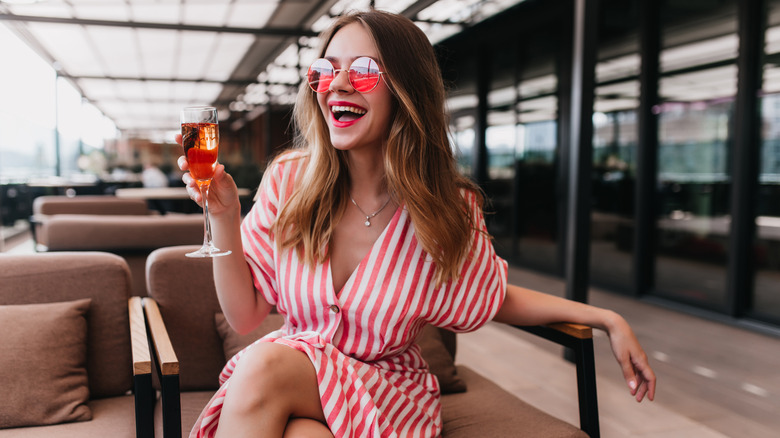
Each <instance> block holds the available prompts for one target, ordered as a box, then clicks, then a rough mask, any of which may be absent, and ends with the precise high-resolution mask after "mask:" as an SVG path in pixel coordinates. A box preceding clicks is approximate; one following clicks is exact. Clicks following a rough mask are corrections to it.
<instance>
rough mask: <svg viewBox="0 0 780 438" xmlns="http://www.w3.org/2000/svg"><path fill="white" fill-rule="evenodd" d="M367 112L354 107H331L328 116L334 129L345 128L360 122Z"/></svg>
mask: <svg viewBox="0 0 780 438" xmlns="http://www.w3.org/2000/svg"><path fill="white" fill-rule="evenodd" d="M367 112H368V111H366V110H365V109H364V108H361V107H359V106H356V105H351V104H344V105H331V106H330V114H331V116H332V120H333V124H334V126H336V127H346V126H350V125H352V124H353V123H355V122H357V121H358V120H360V118H361V117H363V116H364V115H365V114H366V113H367Z"/></svg>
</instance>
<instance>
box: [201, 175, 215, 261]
mask: <svg viewBox="0 0 780 438" xmlns="http://www.w3.org/2000/svg"><path fill="white" fill-rule="evenodd" d="M209 183H210V181H207V182H205V183H203V184H199V186H200V194H201V197H202V198H203V246H208V247H212V246H213V245H214V244H213V243H212V241H211V221H209V185H210V184H209Z"/></svg>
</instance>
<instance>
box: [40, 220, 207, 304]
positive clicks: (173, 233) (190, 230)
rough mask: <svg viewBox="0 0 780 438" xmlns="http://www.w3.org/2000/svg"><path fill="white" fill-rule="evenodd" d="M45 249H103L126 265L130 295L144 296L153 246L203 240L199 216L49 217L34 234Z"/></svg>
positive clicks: (160, 246)
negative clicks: (129, 282) (147, 264)
mask: <svg viewBox="0 0 780 438" xmlns="http://www.w3.org/2000/svg"><path fill="white" fill-rule="evenodd" d="M38 236H39V237H38V239H39V243H40V244H41V248H43V247H45V248H46V251H49V252H53V251H106V252H111V253H114V254H117V255H120V256H122V257H123V258H124V259H125V260H126V261H127V264H128V266H130V273H131V274H132V277H131V286H132V292H133V295H137V296H145V295H146V272H145V271H146V258H147V256H148V255H149V253H150V252H152V251H153V250H155V249H157V248H162V247H166V246H174V245H184V244H196V243H199V242H202V241H203V215H201V214H186V215H184V214H183V215H164V216H163V215H146V216H143V215H90V214H58V215H54V216H49V217H48V218H47V219H46V220H45V221H43V223H42V227H41V231H40V233H38Z"/></svg>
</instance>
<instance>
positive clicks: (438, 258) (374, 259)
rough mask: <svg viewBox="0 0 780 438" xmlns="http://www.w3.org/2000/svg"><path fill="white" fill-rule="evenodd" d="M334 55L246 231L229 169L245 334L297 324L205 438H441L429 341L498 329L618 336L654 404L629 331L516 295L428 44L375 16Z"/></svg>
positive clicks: (361, 18)
mask: <svg viewBox="0 0 780 438" xmlns="http://www.w3.org/2000/svg"><path fill="white" fill-rule="evenodd" d="M322 41H323V48H322V50H321V52H320V55H321V56H322V58H321V59H318V60H317V61H315V63H314V64H313V65H312V67H311V68H310V70H309V74H308V82H309V83H308V84H303V86H302V88H301V90H300V92H299V95H298V102H297V104H296V108H295V120H296V123H297V125H298V127H299V129H300V139H299V140H300V143H301V145H300V147H299V148H297V149H296V150H293V151H288V152H286V153H284V154H282V155H281V156H280V157H278V158H277V159H276V160H275V161H274V162H273V163H272V164H271V165H270V167H269V169H268V171H267V172H266V173H265V175H264V178H263V182H262V183H261V186H260V189H259V190H258V196H257V200H256V204H255V206H254V208H253V209H252V211H251V212H250V213H249V214H248V215H247V217H246V219H245V220H244V221H243V223H242V222H241V218H240V208H239V202H238V196H237V191H236V187H235V184H234V183H233V181H232V178H231V177H230V176H229V175H228V174H226V173H225V172H224V168H223V167H222V166H220V167H219V169H218V170H217V173H216V175H215V177H214V180H213V181H212V185H211V191H210V196H211V198H210V199H209V207H210V213H211V220H212V231H213V236H214V240H215V243H216V245H217V246H218V247H220V248H225V249H231V250H233V254H231V255H229V256H225V257H220V258H216V259H214V277H215V283H216V286H217V293H218V296H219V300H220V304H221V306H222V309H223V311H224V313H225V315H226V317H227V319H228V321H229V322H230V324H231V326H232V327H233V328H234V329H235V330H236V331H238V332H240V333H245V332H248V331H250V330H251V329H253V328H254V327H256V326H257V325H258V324H259V323H260V322H261V321H262V320H263V318H265V316H266V315H267V314H268V312H269V311H270V309H271V307H272V306H276V307H277V309H278V311H279V312H280V313H282V314H283V315H284V316H285V325H284V326H283V327H282V328H281V329H280V330H277V331H276V332H273V333H271V334H269V335H267V336H265V337H264V338H263V339H261V340H260V341H258V342H257V343H255V344H253V345H252V346H250V347H248V348H247V349H245V350H244V351H242V352H241V353H239V354H237V355H236V356H235V357H234V358H233V359H231V360H230V361H229V363H228V364H227V365H226V367H225V370H224V371H223V373H222V375H221V376H220V378H221V381H222V382H223V385H222V387H221V388H220V389H219V391H218V392H217V393H216V394H215V396H214V398H212V400H211V401H210V402H209V404H208V405H207V406H206V408H205V409H204V411H203V413H202V414H201V416H200V418H199V419H198V421H197V423H196V425H195V428H194V429H193V431H192V435H191V436H217V437H241V436H256V435H257V434H258V432H261V433H262V435H263V436H274V437H281V436H284V437H295V436H307V437H318V436H322V437H333V436H336V437H363V436H401V437H406V436H419V437H433V436H438V435H439V434H440V433H441V417H440V403H439V387H438V382H437V381H436V379H435V378H434V377H433V376H432V375H431V374H430V373H428V371H427V366H426V365H425V363H424V360H423V359H422V357H421V355H420V350H419V348H418V347H417V346H416V345H414V339H415V337H416V335H417V334H418V333H419V332H420V330H421V329H422V327H423V326H424V325H426V324H433V325H436V326H439V327H447V328H450V329H453V330H456V331H469V330H475V329H477V328H478V327H480V326H481V325H483V324H484V323H485V322H487V321H489V320H490V319H491V318H492V319H495V320H499V321H505V322H511V323H515V324H539V323H547V322H553V321H571V322H579V323H584V324H589V325H592V326H595V327H599V328H602V329H604V330H606V331H607V332H608V333H609V335H610V340H611V342H612V347H613V350H614V352H615V355H616V357H617V359H618V361H619V363H620V364H621V366H622V367H623V371H624V374H625V376H626V379H627V382H628V384H629V386H630V387H631V392H632V394H634V395H635V396H636V399H637V400H638V401H640V400H642V399H643V398H644V396H645V394H647V395H648V396H649V398H650V399H652V398H653V397H654V392H655V376H654V374H653V372H652V370H651V369H650V367H649V365H648V363H647V358H646V355H645V354H644V352H643V351H642V348H641V347H640V346H639V343H638V342H637V340H636V337H635V336H634V335H633V333H632V331H631V329H630V328H629V326H628V325H627V324H626V323H625V321H624V320H623V319H622V318H621V317H619V316H618V315H616V314H614V313H612V312H609V311H606V310H602V309H598V308H595V307H591V306H587V305H584V304H579V303H573V302H570V301H567V300H563V299H559V298H555V297H551V296H548V295H545V294H538V293H534V292H531V291H527V290H524V289H521V288H517V287H514V286H507V284H506V275H507V274H506V269H507V265H506V262H505V261H504V260H502V259H500V258H499V257H498V256H496V254H495V252H494V250H493V247H492V245H491V243H490V239H489V236H488V235H487V232H486V229H485V225H484V220H483V217H482V210H481V198H480V196H479V191H478V189H477V188H476V187H474V186H473V185H472V184H471V183H470V182H469V181H468V180H466V179H465V178H463V177H461V176H460V175H459V174H458V172H457V171H456V168H455V163H454V159H453V156H452V153H451V151H450V147H449V142H448V139H447V125H446V121H445V119H444V97H445V94H444V87H443V84H442V81H441V76H440V72H439V70H438V66H437V63H436V58H435V56H434V53H433V49H432V47H431V45H430V43H429V42H428V40H427V38H426V37H425V35H424V34H423V33H422V32H421V31H420V30H419V29H418V28H417V27H416V26H415V25H414V24H413V23H412V22H411V21H409V20H408V19H406V18H403V17H400V16H397V15H393V14H388V13H383V12H378V11H371V12H364V13H356V14H352V15H348V16H344V17H341V18H339V19H338V20H337V21H336V23H335V24H334V25H333V26H332V27H331V28H330V29H329V30H328V31H326V32H325V33H324V34H323V36H322ZM179 163H180V166H181V168H182V170H186V169H187V165H186V161H185V160H184V159H183V157H182V158H180V159H179ZM184 181H185V183H187V186H188V189H189V192H190V194H191V196H192V198H193V199H194V200H196V201H198V202H200V201H201V199H200V196H199V192H198V191H197V189H196V187H195V184H194V182H193V180H192V178H191V177H190V176H189V174H185V176H184Z"/></svg>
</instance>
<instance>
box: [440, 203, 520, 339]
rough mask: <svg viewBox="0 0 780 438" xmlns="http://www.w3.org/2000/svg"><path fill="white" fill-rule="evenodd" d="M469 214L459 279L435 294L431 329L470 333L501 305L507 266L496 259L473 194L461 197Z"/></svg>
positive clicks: (488, 319) (504, 290) (479, 207)
mask: <svg viewBox="0 0 780 438" xmlns="http://www.w3.org/2000/svg"><path fill="white" fill-rule="evenodd" d="M464 197H465V198H466V201H467V203H468V204H469V206H470V208H471V211H472V220H473V223H474V225H475V228H476V229H475V230H474V232H473V234H472V238H473V240H472V243H471V248H470V249H469V253H468V255H467V256H466V258H465V259H464V260H463V262H461V267H460V275H459V277H458V278H457V279H456V280H452V281H450V282H448V283H447V284H445V285H443V286H442V288H441V289H440V290H439V293H437V294H436V295H437V298H436V299H437V301H439V303H440V306H437V307H438V308H439V311H437V312H436V318H435V319H434V320H433V321H431V322H432V324H433V325H436V326H439V327H445V328H448V329H450V330H453V331H456V332H468V331H473V330H476V329H478V328H479V327H481V326H482V325H484V324H485V323H486V322H488V321H490V320H491V319H493V317H494V316H495V315H496V313H497V312H498V310H499V309H500V308H501V304H502V303H503V302H504V296H505V294H506V284H507V262H506V261H505V260H504V259H502V258H501V257H499V256H498V255H496V251H495V249H494V248H493V243H492V241H491V239H490V235H489V234H488V233H487V227H486V226H485V217H484V214H483V212H482V208H481V206H480V205H479V203H478V202H477V196H476V194H475V193H473V192H470V191H466V192H465V194H464Z"/></svg>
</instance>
